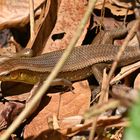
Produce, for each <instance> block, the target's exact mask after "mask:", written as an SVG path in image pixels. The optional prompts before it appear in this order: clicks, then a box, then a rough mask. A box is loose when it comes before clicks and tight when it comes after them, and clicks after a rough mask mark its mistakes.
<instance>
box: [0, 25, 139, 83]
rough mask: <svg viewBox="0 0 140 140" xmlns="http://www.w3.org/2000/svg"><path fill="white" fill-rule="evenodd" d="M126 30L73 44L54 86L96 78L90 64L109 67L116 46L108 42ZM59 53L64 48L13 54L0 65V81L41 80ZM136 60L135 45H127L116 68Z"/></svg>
mask: <svg viewBox="0 0 140 140" xmlns="http://www.w3.org/2000/svg"><path fill="white" fill-rule="evenodd" d="M126 33H127V29H125V28H124V30H122V29H120V30H114V31H109V32H106V34H104V36H105V37H104V39H102V38H101V37H100V36H98V35H97V37H96V38H95V39H94V40H95V41H93V42H92V44H91V45H82V46H79V47H75V48H74V50H73V51H72V53H71V55H70V57H69V59H68V60H67V62H66V63H65V65H64V66H63V68H62V69H61V71H60V73H59V74H58V76H57V78H58V79H62V80H60V81H59V80H58V81H57V80H56V81H54V85H55V84H56V85H59V83H60V84H64V83H65V82H66V84H68V85H69V84H70V83H69V82H68V81H71V82H75V81H80V80H83V79H86V78H87V77H89V76H91V75H92V74H93V75H95V77H96V78H98V76H97V73H96V72H95V69H94V67H95V66H96V65H102V68H105V67H108V68H109V67H110V66H111V64H112V62H113V61H114V58H115V56H116V54H117V52H118V50H119V46H114V45H112V44H111V42H112V40H113V39H114V38H117V37H120V35H121V36H123V35H124V34H126ZM99 38H100V39H102V41H99ZM106 43H107V44H106ZM23 52H26V51H23ZM63 52H64V49H62V50H57V51H53V52H49V53H46V54H42V55H40V56H35V57H19V55H18V57H15V55H14V57H13V58H11V59H8V60H6V61H5V62H3V63H1V64H0V80H1V81H16V82H24V83H29V84H35V83H37V82H38V81H43V80H45V79H46V77H47V76H48V75H49V74H50V72H51V71H52V69H53V67H54V66H55V64H56V63H57V62H58V60H59V59H60V57H61V55H62V53H63ZM26 53H27V52H26ZM20 55H21V53H20ZM139 60H140V50H139V47H138V46H128V47H127V48H126V50H125V51H124V54H123V56H122V57H121V59H120V63H119V65H118V67H121V66H125V65H128V64H131V63H134V62H136V61H139ZM65 79H66V80H67V81H66V80H65ZM97 80H98V79H97ZM98 81H99V80H98ZM52 85H53V83H52Z"/></svg>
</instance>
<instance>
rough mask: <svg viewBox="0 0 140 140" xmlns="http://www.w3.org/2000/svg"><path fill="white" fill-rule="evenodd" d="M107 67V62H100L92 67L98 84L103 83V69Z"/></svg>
mask: <svg viewBox="0 0 140 140" xmlns="http://www.w3.org/2000/svg"><path fill="white" fill-rule="evenodd" d="M106 67H107V64H105V63H100V64H94V65H93V66H92V67H91V69H92V73H93V75H94V77H95V79H96V80H97V82H98V84H99V85H101V84H102V80H103V70H104V68H106Z"/></svg>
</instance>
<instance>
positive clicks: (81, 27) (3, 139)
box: [0, 0, 97, 140]
mask: <svg viewBox="0 0 140 140" xmlns="http://www.w3.org/2000/svg"><path fill="white" fill-rule="evenodd" d="M96 1H97V0H89V4H88V9H87V10H86V12H85V15H84V17H83V19H82V21H81V23H80V25H79V27H78V29H77V31H76V34H75V35H74V36H73V38H72V40H71V41H70V44H69V45H68V47H67V49H66V50H65V51H64V53H63V55H62V57H61V58H60V60H59V62H58V63H57V64H56V66H55V68H54V69H53V70H52V72H51V74H50V75H49V76H48V78H47V80H45V81H44V84H43V85H42V86H41V88H40V89H39V90H38V92H37V93H36V95H35V96H34V97H33V98H32V100H30V102H29V106H28V108H25V109H24V110H23V111H22V112H21V113H20V114H19V116H18V117H17V118H16V119H15V120H14V121H13V123H12V124H11V125H10V126H9V128H8V129H7V130H6V131H5V132H4V133H3V134H2V135H1V137H0V139H1V140H6V139H8V138H9V136H10V134H12V133H13V132H14V131H15V130H16V128H18V126H19V125H20V124H21V123H22V122H23V120H25V119H26V117H27V116H28V113H29V112H30V111H31V110H32V109H33V108H34V106H35V105H36V103H37V102H38V100H40V99H41V98H42V96H43V95H44V94H45V91H46V90H47V89H48V88H49V86H50V84H51V82H52V81H53V79H54V78H55V77H56V76H57V74H58V73H59V71H60V69H61V68H62V66H63V65H64V63H65V61H66V60H67V59H68V56H69V55H70V53H71V52H72V49H73V48H74V46H75V45H76V43H77V41H78V39H79V37H80V35H81V34H82V32H83V30H84V27H85V25H86V23H87V21H88V18H89V16H90V15H91V13H92V9H93V8H94V6H95V3H96Z"/></svg>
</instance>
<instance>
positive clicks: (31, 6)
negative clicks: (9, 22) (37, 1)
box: [29, 0, 35, 41]
mask: <svg viewBox="0 0 140 140" xmlns="http://www.w3.org/2000/svg"><path fill="white" fill-rule="evenodd" d="M29 13H30V39H31V41H33V39H34V36H35V20H34V1H33V0H29Z"/></svg>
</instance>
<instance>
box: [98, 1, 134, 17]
mask: <svg viewBox="0 0 140 140" xmlns="http://www.w3.org/2000/svg"><path fill="white" fill-rule="evenodd" d="M102 7H103V1H102V2H101V1H100V3H97V4H96V6H95V9H99V10H101V9H102ZM104 7H105V8H108V9H110V11H111V13H112V14H113V15H116V16H125V15H126V12H127V9H126V8H122V7H118V6H116V5H112V4H111V3H110V2H109V1H106V2H105V5H104ZM131 14H133V10H129V11H128V13H127V15H131Z"/></svg>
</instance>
